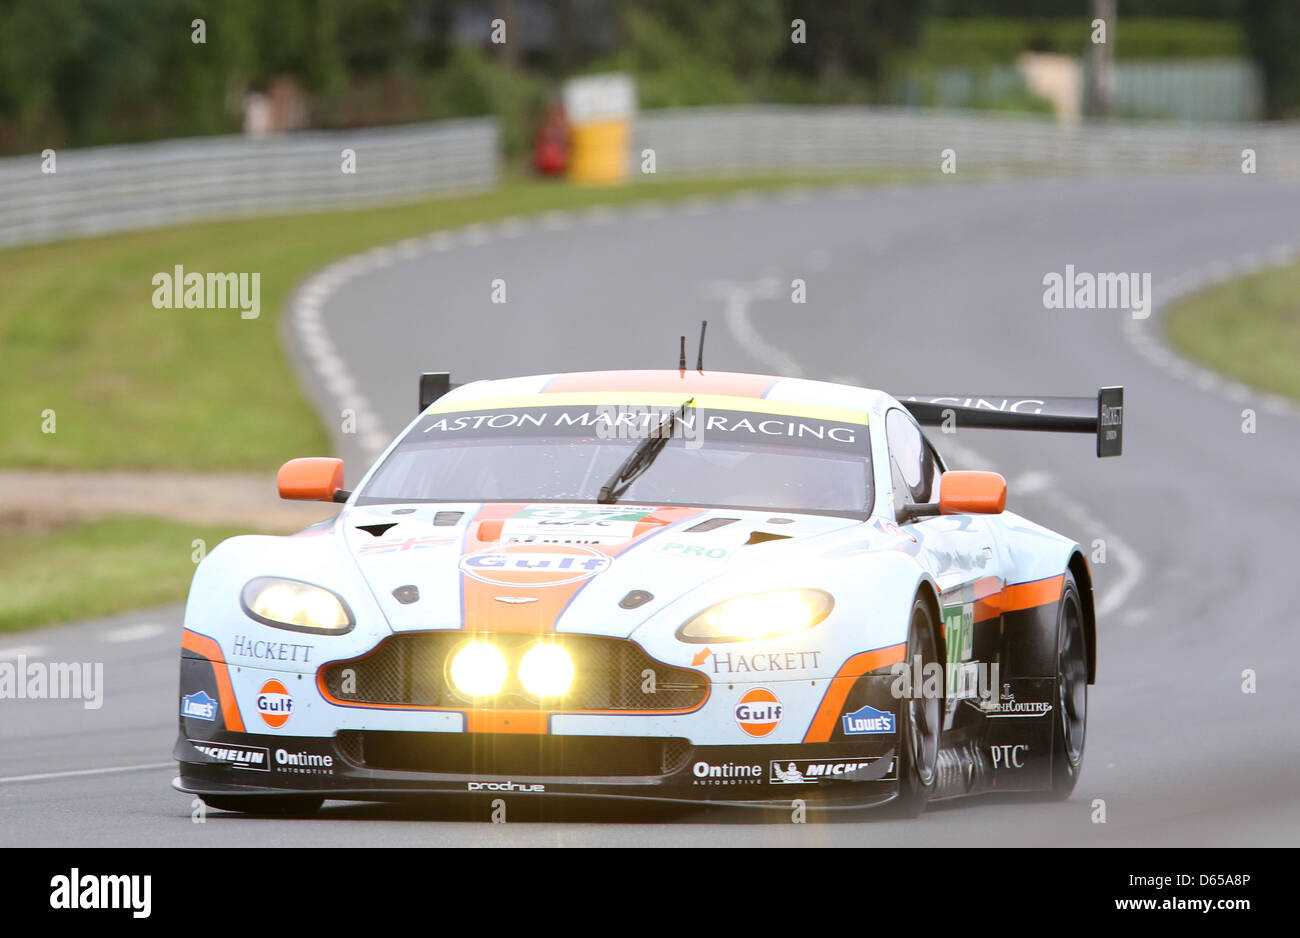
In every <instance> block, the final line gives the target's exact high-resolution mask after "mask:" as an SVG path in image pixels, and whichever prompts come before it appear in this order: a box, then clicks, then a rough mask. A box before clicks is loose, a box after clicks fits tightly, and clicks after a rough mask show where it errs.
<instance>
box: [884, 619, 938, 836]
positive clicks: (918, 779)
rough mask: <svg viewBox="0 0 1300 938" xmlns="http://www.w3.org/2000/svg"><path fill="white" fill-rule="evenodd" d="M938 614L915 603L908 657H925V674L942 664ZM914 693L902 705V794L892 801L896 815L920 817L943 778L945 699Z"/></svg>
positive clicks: (900, 744) (899, 771)
mask: <svg viewBox="0 0 1300 938" xmlns="http://www.w3.org/2000/svg"><path fill="white" fill-rule="evenodd" d="M934 633H935V626H934V616H933V615H932V614H931V613H930V608H929V606H928V605H926V602H925V600H923V599H922V598H921V597H920V596H918V597H917V598H916V601H915V602H914V603H913V604H912V619H911V623H910V625H909V626H908V630H907V658H906V659H905V660H906V661H907V663H908V665H909V667H910V666H911V663H912V659H913V656H915V655H920V656H921V667H922V673H928V672H927V670H926V665H928V664H929V663H930V662H934V663H936V664H939V663H940V662H939V652H938V648H937V645H936V642H935V637H934ZM912 691H913V692H912V696H911V697H909V698H908V699H907V700H906V701H903V702H902V705H901V706H900V707H899V708H898V710H899V713H898V797H897V798H895V799H894V800H893V801H892V802H890V803H889V809H890V810H889V811H888V813H889V814H890V815H892V816H894V817H916V816H917V815H919V814H920V813H921V812H922V811H924V810H925V806H926V804H927V803H929V801H930V796H931V795H932V794H934V788H935V781H936V780H937V779H938V777H939V732H940V729H941V727H942V725H943V703H944V701H943V698H942V697H941V696H940V697H930V696H927V695H925V694H924V693H923V692H922V690H921V688H913V689H912Z"/></svg>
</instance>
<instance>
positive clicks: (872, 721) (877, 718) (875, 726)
mask: <svg viewBox="0 0 1300 938" xmlns="http://www.w3.org/2000/svg"><path fill="white" fill-rule="evenodd" d="M895 723H896V721H895V719H894V715H893V714H892V713H889V712H887V711H884V710H877V709H876V708H875V707H871V706H868V705H865V704H864V705H863V706H862V707H861V708H860V709H858V710H854V711H853V712H852V713H846V714H844V733H845V735H847V736H865V735H866V734H868V733H893V732H896V727H895Z"/></svg>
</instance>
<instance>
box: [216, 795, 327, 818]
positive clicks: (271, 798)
mask: <svg viewBox="0 0 1300 938" xmlns="http://www.w3.org/2000/svg"><path fill="white" fill-rule="evenodd" d="M199 797H200V798H202V799H203V803H204V804H206V805H207V806H208V807H209V808H217V809H218V810H220V811H240V812H243V813H244V814H263V815H266V816H268V817H311V816H312V815H313V814H315V813H316V812H317V811H319V810H320V806H321V805H322V804H324V803H325V799H324V798H323V797H321V796H318V795H200V796H199Z"/></svg>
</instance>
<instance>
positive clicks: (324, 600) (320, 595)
mask: <svg viewBox="0 0 1300 938" xmlns="http://www.w3.org/2000/svg"><path fill="white" fill-rule="evenodd" d="M239 598H240V603H241V604H242V605H243V607H244V612H246V613H248V614H249V615H250V616H252V617H253V618H254V619H256V620H257V621H259V622H262V623H265V624H266V625H273V626H275V627H276V628H278V629H292V630H293V631H295V632H325V633H334V634H340V633H342V632H347V631H348V630H350V629H351V628H352V626H353V625H355V624H356V620H354V619H353V618H352V610H350V609H349V608H348V607H347V604H346V603H345V602H343V600H342V599H340V598H339V597H338V596H336V595H334V594H333V593H331V592H330V591H329V590H327V589H325V588H324V587H322V586H313V585H312V584H310V583H303V582H302V581H300V580H285V579H282V578H280V577H274V576H259V577H257V578H255V579H252V580H249V581H248V583H247V584H245V586H244V591H243V593H241V594H240V597H239Z"/></svg>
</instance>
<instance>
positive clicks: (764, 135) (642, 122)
mask: <svg viewBox="0 0 1300 938" xmlns="http://www.w3.org/2000/svg"><path fill="white" fill-rule="evenodd" d="M633 144H634V145H633V153H632V154H631V157H630V158H631V160H632V165H633V169H632V172H633V174H634V175H635V174H637V173H638V172H640V162H641V159H642V156H641V154H642V151H643V150H645V149H647V148H650V149H653V150H654V151H655V164H656V172H657V173H659V174H677V173H718V172H754V171H759V170H804V169H807V170H850V169H857V168H862V167H865V166H891V167H903V166H927V167H929V166H932V167H934V168H936V169H938V168H939V165H940V159H941V154H942V153H943V151H944V150H947V149H951V150H953V151H955V154H956V159H957V166H958V169H959V170H960V169H961V168H963V167H989V166H1007V167H1024V166H1030V165H1032V166H1034V167H1035V169H1037V170H1039V171H1044V172H1060V173H1131V172H1158V173H1181V172H1223V173H1228V172H1233V173H1238V174H1240V173H1241V172H1242V161H1243V156H1242V151H1243V150H1246V149H1252V150H1254V151H1255V159H1256V167H1257V171H1258V172H1259V173H1261V174H1270V175H1283V176H1300V126H1297V125H1296V124H1264V123H1241V124H1173V123H1167V124H1158V123H1143V124H1130V123H1113V124H1101V125H1091V124H1082V125H1078V126H1065V125H1062V124H1060V123H1057V122H1056V121H1055V120H1053V119H1050V118H1040V117H1035V116H1005V115H998V114H993V113H990V112H971V111H961V112H952V111H932V112H926V111H913V110H904V109H895V108H859V107H771V106H741V107H725V108H689V109H683V110H668V111H649V112H643V113H642V114H640V115H639V116H638V117H637V123H636V128H635V131H634V133H633Z"/></svg>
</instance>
